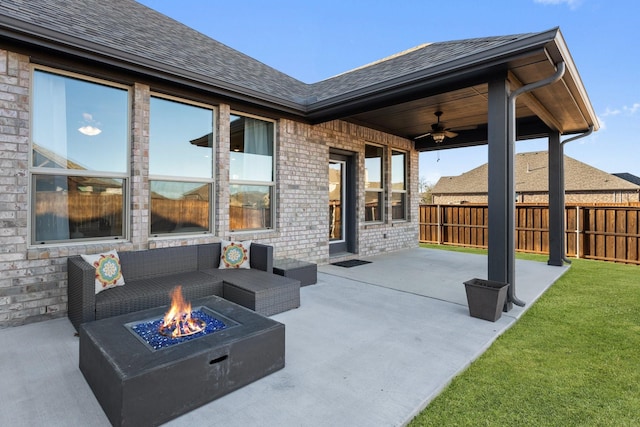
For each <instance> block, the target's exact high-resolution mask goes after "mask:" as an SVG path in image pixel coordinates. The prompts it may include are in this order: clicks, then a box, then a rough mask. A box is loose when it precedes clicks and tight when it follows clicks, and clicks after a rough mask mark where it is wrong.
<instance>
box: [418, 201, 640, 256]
mask: <svg viewBox="0 0 640 427" xmlns="http://www.w3.org/2000/svg"><path fill="white" fill-rule="evenodd" d="M419 218H420V225H419V229H420V242H421V243H436V244H443V245H455V246H467V247H475V248H487V243H488V242H487V238H488V206H487V205H486V204H465V205H420V215H419ZM639 220H640V205H632V204H628V203H627V204H620V205H607V206H604V205H593V204H589V205H578V204H572V205H571V206H566V207H565V224H566V229H565V248H566V255H567V256H570V257H576V258H587V259H597V260H604V261H613V262H621V263H629V264H640V255H639V248H640V221H639ZM515 239H516V251H518V252H529V253H538V254H548V253H549V206H548V205H540V204H524V203H523V204H520V203H519V204H517V205H516V230H515Z"/></svg>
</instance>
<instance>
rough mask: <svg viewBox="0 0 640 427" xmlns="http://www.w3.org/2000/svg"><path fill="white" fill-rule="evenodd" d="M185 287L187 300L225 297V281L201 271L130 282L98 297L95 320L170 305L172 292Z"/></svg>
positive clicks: (183, 292) (103, 292)
mask: <svg viewBox="0 0 640 427" xmlns="http://www.w3.org/2000/svg"><path fill="white" fill-rule="evenodd" d="M178 285H180V286H182V295H183V296H184V298H185V299H186V300H187V301H192V300H195V299H198V298H203V297H207V296H210V295H216V296H222V280H221V279H218V278H216V277H214V276H212V275H210V274H205V273H202V272H199V271H190V272H183V273H179V274H172V275H167V276H162V277H151V278H147V279H139V280H132V281H127V280H126V276H125V285H124V286H119V287H116V288H112V289H108V290H106V291H102V292H100V293H99V294H98V295H96V319H103V318H106V317H111V316H118V315H120V314H125V313H131V312H133V311H139V310H144V309H147V308H149V307H158V306H161V305H169V304H170V303H171V296H170V293H171V290H172V289H173V288H174V287H175V286H178Z"/></svg>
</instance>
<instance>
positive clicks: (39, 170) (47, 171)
mask: <svg viewBox="0 0 640 427" xmlns="http://www.w3.org/2000/svg"><path fill="white" fill-rule="evenodd" d="M38 71H41V72H44V73H49V74H54V75H57V76H60V77H66V78H70V79H76V80H80V81H84V82H88V83H95V84H98V85H102V86H106V87H112V88H115V89H121V90H124V91H126V92H127V125H126V126H127V129H131V111H132V98H133V96H132V93H133V88H132V87H131V86H126V85H123V84H119V83H115V82H113V81H109V80H104V79H98V78H95V77H91V76H87V75H84V74H80V73H74V72H71V71H65V70H60V69H57V68H53V67H47V66H44V65H36V64H32V65H31V66H30V70H29V73H30V76H31V78H30V80H31V86H30V88H29V100H30V101H29V102H30V108H29V110H30V117H29V129H30V132H29V134H30V136H29V155H28V166H29V168H28V170H29V187H28V191H29V195H30V197H29V200H30V203H29V207H28V217H29V227H28V231H27V235H28V236H27V237H28V241H29V244H30V245H37V246H38V247H42V246H47V245H78V244H86V243H92V242H96V241H109V242H111V241H113V240H127V239H129V233H130V227H129V220H128V219H129V217H130V215H129V212H130V208H129V205H130V203H129V197H130V196H129V195H130V185H131V179H130V177H131V132H127V135H126V141H124V143H125V144H126V147H125V150H126V153H127V159H126V161H125V164H126V170H125V171H124V172H103V171H92V170H83V169H63V168H47V167H37V166H33V143H34V142H33V135H34V132H33V126H34V123H35V118H34V115H33V112H34V108H33V103H34V97H35V93H34V87H33V82H34V74H35V73H36V72H38ZM36 176H64V177H71V176H79V177H95V178H107V179H109V178H114V179H122V180H123V185H122V205H123V207H122V233H121V234H120V235H117V236H116V235H113V236H106V237H87V238H74V239H64V240H62V239H59V240H51V241H36V240H35V239H36V235H35V227H36V211H35V207H36V189H35V178H36Z"/></svg>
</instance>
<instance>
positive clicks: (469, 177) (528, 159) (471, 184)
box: [432, 151, 640, 194]
mask: <svg viewBox="0 0 640 427" xmlns="http://www.w3.org/2000/svg"><path fill="white" fill-rule="evenodd" d="M548 165H549V154H548V152H546V151H536V152H531V153H519V154H516V160H515V166H514V167H515V174H516V179H515V186H516V192H523V193H546V192H548V191H549V181H548V180H549V168H548ZM564 168H565V170H564V175H565V191H619V190H639V189H640V185H637V184H633V183H631V182H629V181H626V180H624V179H622V178H619V177H617V176H615V175H612V174H609V173H607V172H604V171H602V170H600V169H597V168H594V167H593V166H590V165H588V164H586V163H583V162H580V161H578V160H576V159H573V158H571V157H569V156H564ZM488 176H489V165H488V163H485V164H483V165H481V166H478V167H477V168H474V169H472V170H470V171H468V172H465V173H463V174H462V175H459V176H443V177H442V178H440V179H439V180H438V182H437V183H436V185H435V186H434V187H433V191H432V192H433V194H485V193H487V191H488Z"/></svg>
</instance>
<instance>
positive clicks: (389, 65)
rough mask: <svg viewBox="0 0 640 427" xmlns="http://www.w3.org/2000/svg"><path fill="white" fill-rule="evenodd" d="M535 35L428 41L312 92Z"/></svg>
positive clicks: (392, 75)
mask: <svg viewBox="0 0 640 427" xmlns="http://www.w3.org/2000/svg"><path fill="white" fill-rule="evenodd" d="M531 35H533V34H532V33H528V34H517V35H510V36H501V37H485V38H476V39H466V40H457V41H447V42H438V43H428V44H424V45H422V46H419V47H417V48H414V49H409V50H407V51H405V52H401V53H400V54H396V55H393V56H390V57H388V58H386V59H383V60H380V61H376V62H374V63H372V64H369V65H365V66H362V67H359V68H356V69H354V70H352V71H349V72H346V73H343V74H340V75H338V76H335V77H332V78H329V79H327V80H323V81H321V82H318V83H315V84H314V85H313V87H312V95H313V96H315V97H316V98H317V100H318V101H321V100H323V99H327V98H331V97H334V96H336V95H340V94H343V93H347V92H350V91H355V90H358V89H362V88H364V87H368V86H375V85H376V84H379V83H381V82H389V81H392V80H395V79H399V78H407V77H408V76H411V75H412V74H416V73H421V72H424V71H425V70H428V69H436V68H437V67H438V66H439V65H443V64H448V63H451V62H452V61H454V60H460V59H461V58H468V57H470V56H473V55H478V54H480V53H482V52H486V51H487V50H490V49H493V48H497V47H500V46H504V45H506V44H509V43H512V42H514V41H517V40H521V39H524V38H527V37H529V36H531ZM434 71H435V70H434Z"/></svg>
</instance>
